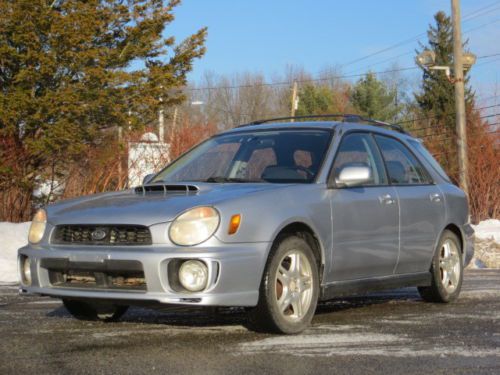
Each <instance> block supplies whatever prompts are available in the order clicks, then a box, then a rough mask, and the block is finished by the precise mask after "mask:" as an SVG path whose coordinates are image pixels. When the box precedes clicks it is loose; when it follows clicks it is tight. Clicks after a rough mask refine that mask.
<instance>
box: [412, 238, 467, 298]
mask: <svg viewBox="0 0 500 375" xmlns="http://www.w3.org/2000/svg"><path fill="white" fill-rule="evenodd" d="M431 274H432V280H431V285H430V286H425V287H419V288H418V292H419V293H420V296H421V297H422V298H423V299H424V300H425V301H428V302H439V303H448V302H452V301H454V300H456V299H457V298H458V295H459V294H460V289H461V288H462V280H463V262H462V249H461V246H460V240H459V239H458V237H457V235H456V234H455V233H453V232H451V231H449V230H445V231H444V232H443V234H442V235H441V239H440V240H439V243H438V247H437V249H436V251H435V254H434V257H433V258H432V265H431Z"/></svg>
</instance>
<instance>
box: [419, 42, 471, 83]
mask: <svg viewBox="0 0 500 375" xmlns="http://www.w3.org/2000/svg"><path fill="white" fill-rule="evenodd" d="M415 62H416V63H417V65H418V66H420V67H422V68H423V69H424V70H443V71H444V73H445V74H446V78H448V81H450V82H451V83H455V78H453V77H452V76H451V67H449V66H447V65H436V53H435V52H434V51H430V50H428V49H426V50H424V51H422V52H421V53H419V54H418V55H417V57H416V58H415ZM475 63H476V55H474V54H473V53H470V52H465V53H463V54H462V66H463V69H464V71H468V70H469V69H470V68H471V67H472V65H474V64H475Z"/></svg>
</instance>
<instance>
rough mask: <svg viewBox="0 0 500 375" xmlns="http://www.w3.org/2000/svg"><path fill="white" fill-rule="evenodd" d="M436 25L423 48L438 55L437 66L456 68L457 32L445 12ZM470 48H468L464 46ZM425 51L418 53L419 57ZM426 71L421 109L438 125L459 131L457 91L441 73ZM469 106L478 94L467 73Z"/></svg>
mask: <svg viewBox="0 0 500 375" xmlns="http://www.w3.org/2000/svg"><path fill="white" fill-rule="evenodd" d="M434 21H435V25H434V26H433V25H430V26H429V30H428V31H427V36H428V39H429V41H428V45H421V48H422V50H425V49H428V50H430V51H433V52H434V53H435V54H436V65H439V66H449V67H450V68H452V67H453V31H452V22H451V18H450V17H448V16H447V15H446V14H445V13H444V12H438V13H436V15H435V16H434ZM464 47H466V45H464ZM422 50H420V51H417V54H419V53H421V52H422ZM422 70H423V77H422V92H421V93H417V94H415V99H416V101H417V104H418V106H419V107H420V109H421V110H422V111H423V112H424V114H425V115H429V117H432V118H433V120H434V121H433V123H434V124H436V125H437V124H439V126H444V127H446V128H450V129H454V128H455V116H454V115H455V88H454V86H453V84H452V83H451V82H450V81H449V80H448V78H447V77H446V75H445V73H444V72H443V71H441V70H429V69H424V68H422ZM464 80H465V98H466V105H467V106H469V107H470V105H471V104H472V102H473V100H474V94H473V93H472V90H471V88H470V87H469V85H468V83H469V77H468V74H467V72H465V74H464Z"/></svg>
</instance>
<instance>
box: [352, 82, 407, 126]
mask: <svg viewBox="0 0 500 375" xmlns="http://www.w3.org/2000/svg"><path fill="white" fill-rule="evenodd" d="M351 102H352V104H353V105H354V107H355V109H356V110H357V111H358V113H359V114H361V115H363V116H366V117H369V118H373V119H376V120H381V121H392V120H393V119H394V118H395V116H396V115H397V114H398V113H399V111H400V108H399V106H398V105H397V104H396V90H394V89H390V88H388V87H387V86H386V85H385V83H384V82H382V81H379V80H378V79H377V77H376V76H375V74H373V73H368V74H367V75H366V76H365V77H363V78H361V79H360V80H359V81H358V82H357V83H356V84H355V85H354V87H353V88H352V91H351Z"/></svg>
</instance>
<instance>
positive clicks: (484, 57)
mask: <svg viewBox="0 0 500 375" xmlns="http://www.w3.org/2000/svg"><path fill="white" fill-rule="evenodd" d="M495 56H500V53H494V54H493V55H485V56H479V57H478V60H479V59H487V58H488V57H495Z"/></svg>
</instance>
